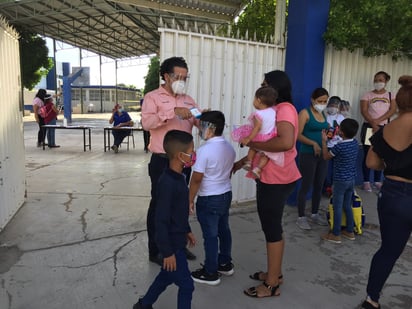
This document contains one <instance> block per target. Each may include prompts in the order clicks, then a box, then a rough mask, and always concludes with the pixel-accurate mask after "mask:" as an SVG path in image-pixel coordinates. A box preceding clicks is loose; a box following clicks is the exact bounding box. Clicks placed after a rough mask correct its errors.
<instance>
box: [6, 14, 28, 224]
mask: <svg viewBox="0 0 412 309" xmlns="http://www.w3.org/2000/svg"><path fill="white" fill-rule="evenodd" d="M0 68H1V69H0V93H1V94H2V100H0V230H2V229H3V228H4V226H5V225H6V224H7V222H8V221H9V220H10V219H11V217H12V216H13V215H14V214H15V213H16V212H17V210H18V209H19V208H20V206H21V205H22V204H23V203H24V194H25V181H26V175H25V152H24V138H23V119H22V112H21V110H20V108H19V105H20V100H19V96H20V93H21V86H20V59H19V42H18V34H17V32H16V31H14V30H13V29H12V28H11V27H10V26H8V24H7V23H6V21H5V20H4V19H3V18H2V17H1V16H0Z"/></svg>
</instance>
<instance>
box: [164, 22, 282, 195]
mask: <svg viewBox="0 0 412 309" xmlns="http://www.w3.org/2000/svg"><path fill="white" fill-rule="evenodd" d="M159 31H160V32H161V39H160V57H161V59H160V60H161V61H162V60H164V59H166V58H169V57H172V56H181V57H184V58H185V59H186V61H187V63H188V66H189V72H190V81H189V85H188V91H187V92H188V94H189V95H190V96H192V97H193V98H194V99H195V101H196V102H197V103H198V104H199V105H200V107H201V108H210V109H212V110H220V111H222V112H223V113H224V114H225V117H226V123H227V124H228V127H227V128H226V129H225V134H224V135H225V137H226V138H227V139H228V140H230V134H229V133H230V131H231V129H232V125H234V124H241V123H245V122H246V118H247V117H248V116H249V114H250V113H251V112H252V111H253V105H252V101H253V97H254V93H255V91H256V89H257V88H258V87H259V86H260V84H261V83H262V81H263V74H264V73H266V72H268V71H271V70H274V69H280V70H283V69H284V59H285V56H284V53H285V50H284V48H283V47H281V46H277V45H273V44H263V43H256V42H251V41H245V40H236V39H232V38H225V37H216V36H212V35H207V34H197V33H192V32H187V31H179V30H171V29H163V28H162V29H159ZM193 133H194V134H196V133H197V129H195V130H194V131H193ZM197 142H198V141H197ZM233 146H234V147H235V149H236V152H237V158H240V157H241V156H244V155H246V149H244V148H239V146H238V145H237V144H236V143H233ZM244 175H245V173H244V172H242V171H239V172H238V173H237V174H236V175H234V177H233V181H232V184H233V201H234V202H242V201H247V200H252V199H254V198H255V185H254V182H253V181H252V180H250V179H246V178H245V177H244Z"/></svg>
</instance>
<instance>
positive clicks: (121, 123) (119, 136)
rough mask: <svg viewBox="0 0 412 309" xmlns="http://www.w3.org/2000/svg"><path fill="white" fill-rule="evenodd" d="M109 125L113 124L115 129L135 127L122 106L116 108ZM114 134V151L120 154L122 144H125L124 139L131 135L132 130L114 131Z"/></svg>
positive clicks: (118, 105) (117, 105)
mask: <svg viewBox="0 0 412 309" xmlns="http://www.w3.org/2000/svg"><path fill="white" fill-rule="evenodd" d="M109 123H110V124H113V127H114V128H121V127H132V126H133V121H132V118H130V116H129V114H128V113H127V112H125V111H124V109H123V107H122V106H121V105H120V104H116V105H115V106H114V108H113V110H112V117H110V120H109ZM112 134H113V137H114V142H113V146H112V149H113V151H114V152H115V153H118V152H119V146H120V144H121V143H122V142H123V140H124V138H125V137H126V136H128V135H129V134H130V130H126V129H122V130H112Z"/></svg>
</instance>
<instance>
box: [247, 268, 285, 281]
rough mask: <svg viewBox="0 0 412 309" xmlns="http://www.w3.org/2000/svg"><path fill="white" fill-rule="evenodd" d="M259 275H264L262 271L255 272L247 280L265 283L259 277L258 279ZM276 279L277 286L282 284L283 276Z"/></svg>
mask: <svg viewBox="0 0 412 309" xmlns="http://www.w3.org/2000/svg"><path fill="white" fill-rule="evenodd" d="M261 274H265V272H263V271H258V272H255V273H254V274H253V275H249V278H250V279H253V280H257V281H265V280H262V279H261V277H260V275H261ZM278 279H279V284H282V283H283V275H280V276H279V277H278Z"/></svg>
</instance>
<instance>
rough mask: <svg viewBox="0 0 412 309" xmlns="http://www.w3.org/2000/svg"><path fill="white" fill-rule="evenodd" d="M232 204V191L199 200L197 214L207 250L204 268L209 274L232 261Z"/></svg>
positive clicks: (199, 198) (199, 197)
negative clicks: (230, 212)
mask: <svg viewBox="0 0 412 309" xmlns="http://www.w3.org/2000/svg"><path fill="white" fill-rule="evenodd" d="M231 202H232V191H228V192H226V193H223V194H220V195H209V196H198V198H197V202H196V214H197V220H198V221H199V223H200V226H201V228H202V233H203V245H204V248H205V265H204V268H205V270H206V272H208V273H209V274H214V273H216V272H217V270H218V265H219V264H227V263H230V262H231V261H232V255H231V251H232V234H231V232H230V227H229V208H230V204H231Z"/></svg>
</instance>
